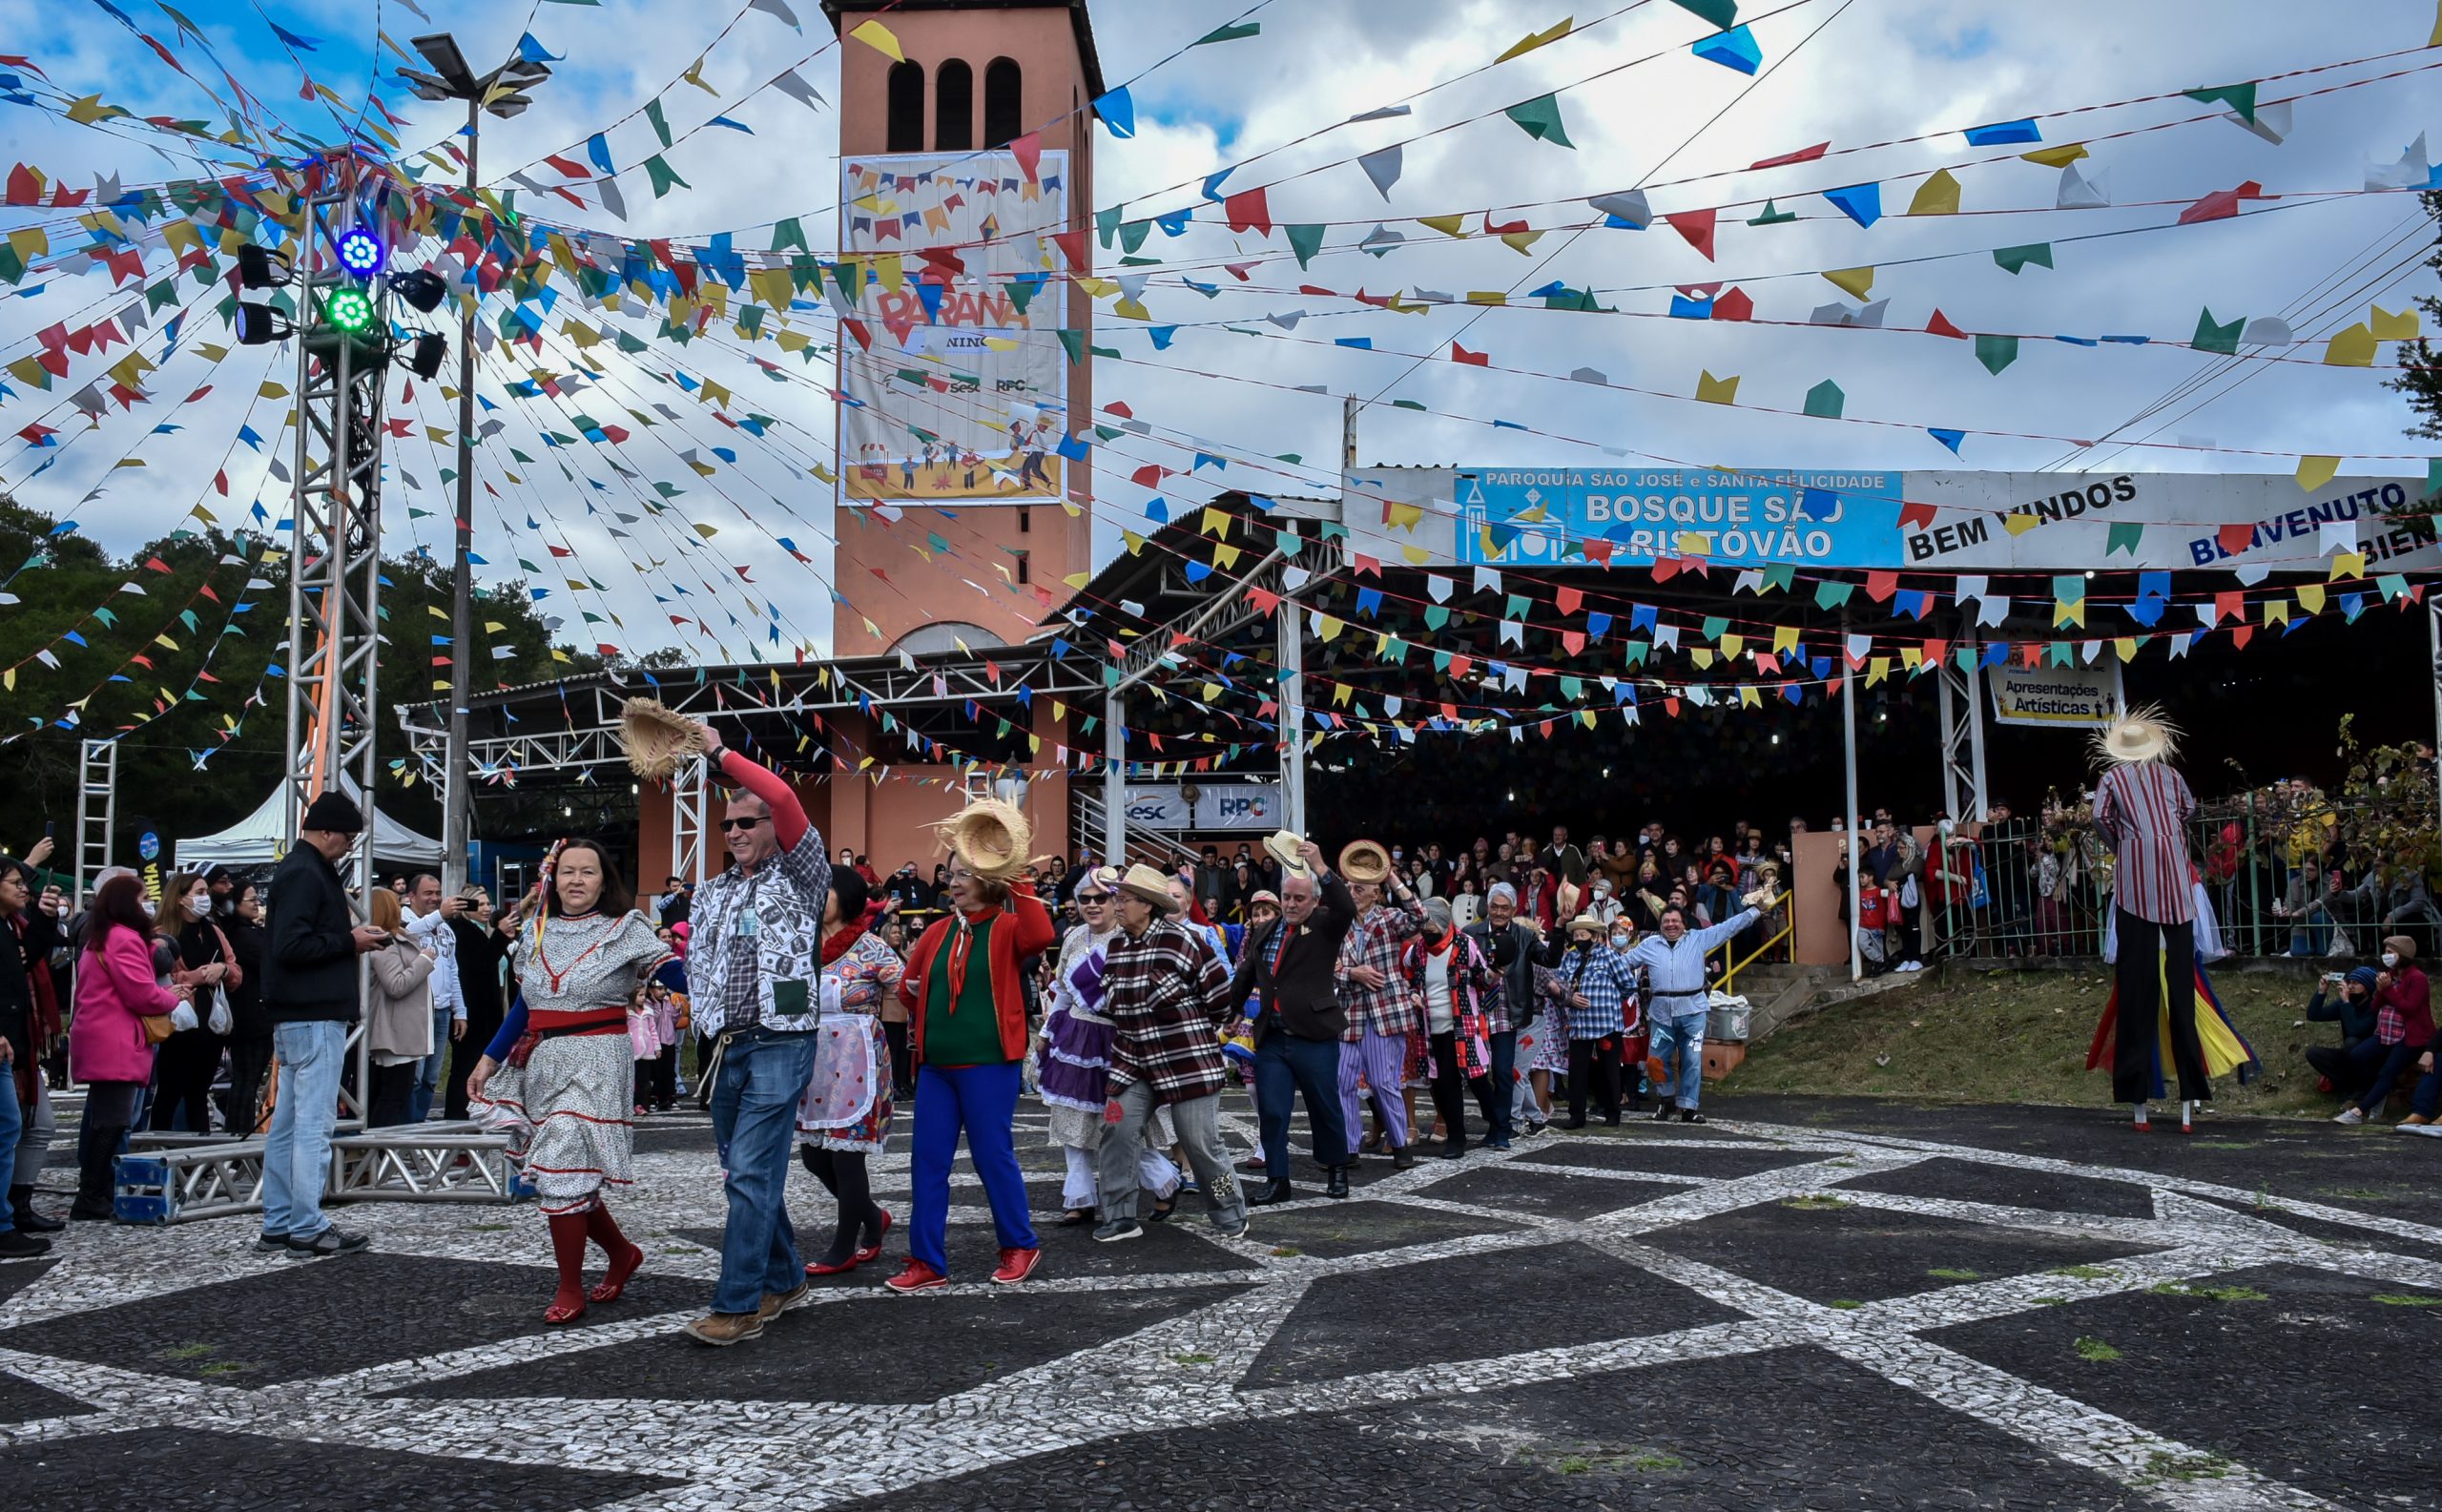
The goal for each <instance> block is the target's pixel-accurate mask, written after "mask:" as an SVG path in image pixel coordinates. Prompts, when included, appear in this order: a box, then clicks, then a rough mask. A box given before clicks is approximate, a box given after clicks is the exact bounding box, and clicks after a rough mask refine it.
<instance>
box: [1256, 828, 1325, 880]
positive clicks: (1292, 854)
mask: <svg viewBox="0 0 2442 1512" xmlns="http://www.w3.org/2000/svg"><path fill="white" fill-rule="evenodd" d="M1305 845H1306V839H1305V837H1304V836H1301V835H1299V834H1298V833H1297V832H1296V831H1295V830H1274V831H1273V832H1272V833H1271V834H1270V835H1267V836H1265V837H1264V841H1263V848H1264V854H1266V855H1268V856H1270V857H1271V858H1272V859H1273V860H1275V861H1278V862H1279V863H1280V875H1281V876H1283V877H1312V876H1314V873H1313V872H1312V871H1310V870H1308V869H1307V866H1306V851H1305Z"/></svg>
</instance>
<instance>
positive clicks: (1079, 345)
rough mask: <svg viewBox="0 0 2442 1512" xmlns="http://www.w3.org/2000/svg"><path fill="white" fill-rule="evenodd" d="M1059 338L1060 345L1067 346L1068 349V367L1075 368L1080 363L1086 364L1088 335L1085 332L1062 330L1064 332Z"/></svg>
mask: <svg viewBox="0 0 2442 1512" xmlns="http://www.w3.org/2000/svg"><path fill="white" fill-rule="evenodd" d="M1059 336H1060V344H1061V345H1063V346H1065V347H1066V348H1067V349H1068V365H1069V366H1071V367H1074V366H1076V365H1077V364H1078V363H1079V362H1084V361H1085V360H1086V333H1085V332H1083V331H1071V330H1066V329H1064V330H1062V331H1061V332H1060V333H1059Z"/></svg>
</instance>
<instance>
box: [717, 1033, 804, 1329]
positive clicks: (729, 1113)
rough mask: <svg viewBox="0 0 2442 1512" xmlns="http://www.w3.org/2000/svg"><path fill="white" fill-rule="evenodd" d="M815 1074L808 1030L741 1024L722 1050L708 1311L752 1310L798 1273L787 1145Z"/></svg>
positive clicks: (790, 1284) (791, 1284)
mask: <svg viewBox="0 0 2442 1512" xmlns="http://www.w3.org/2000/svg"><path fill="white" fill-rule="evenodd" d="M813 1075H814V1036H813V1035H811V1034H781V1033H777V1032H776V1031H774V1030H771V1029H764V1028H755V1029H747V1030H745V1031H743V1032H741V1033H739V1034H736V1035H735V1036H733V1037H732V1038H731V1039H730V1042H729V1045H728V1047H727V1048H726V1049H724V1050H722V1051H721V1065H720V1077H719V1080H717V1081H716V1082H714V1084H713V1143H714V1147H715V1148H716V1149H717V1150H719V1151H720V1162H721V1170H722V1173H723V1180H724V1182H725V1183H726V1185H727V1190H728V1192H729V1222H728V1225H727V1226H726V1227H724V1228H723V1229H722V1230H721V1278H720V1284H719V1285H718V1286H716V1287H714V1290H713V1311H714V1312H715V1313H752V1312H754V1311H755V1309H756V1308H759V1307H761V1306H762V1305H763V1297H764V1295H765V1294H766V1293H772V1292H786V1291H790V1290H792V1289H794V1288H795V1287H797V1285H798V1284H799V1283H801V1282H803V1281H804V1280H805V1263H804V1262H803V1261H801V1260H799V1259H798V1258H797V1230H796V1229H795V1228H793V1227H791V1226H790V1223H789V1207H788V1184H789V1146H790V1145H791V1144H792V1143H793V1142H794V1141H795V1140H796V1138H797V1102H798V1100H799V1099H800V1098H802V1097H804V1096H805V1084H806V1082H807V1081H808V1080H809V1079H810V1078H811V1077H812V1076H813Z"/></svg>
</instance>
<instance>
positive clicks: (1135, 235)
mask: <svg viewBox="0 0 2442 1512" xmlns="http://www.w3.org/2000/svg"><path fill="white" fill-rule="evenodd" d="M1152 234H1153V222H1151V221H1149V220H1129V221H1125V222H1122V223H1121V225H1120V228H1119V246H1120V250H1121V251H1123V252H1128V253H1134V252H1136V251H1138V250H1139V249H1141V248H1142V247H1143V246H1144V245H1145V238H1147V237H1149V236H1151V235H1152ZM1104 245H1105V246H1108V245H1109V243H1108V242H1105V243H1104Z"/></svg>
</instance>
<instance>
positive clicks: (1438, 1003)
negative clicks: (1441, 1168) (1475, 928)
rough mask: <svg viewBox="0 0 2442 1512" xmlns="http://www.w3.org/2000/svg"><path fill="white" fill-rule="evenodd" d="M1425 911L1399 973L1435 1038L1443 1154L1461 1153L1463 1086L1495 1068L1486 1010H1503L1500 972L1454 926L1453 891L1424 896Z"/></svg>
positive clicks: (1402, 953) (1402, 949)
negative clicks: (1444, 895) (1448, 894)
mask: <svg viewBox="0 0 2442 1512" xmlns="http://www.w3.org/2000/svg"><path fill="white" fill-rule="evenodd" d="M1424 917H1425V924H1424V929H1423V931H1422V932H1421V933H1419V934H1417V935H1414V936H1412V937H1410V938H1409V939H1408V940H1407V941H1405V942H1402V943H1401V944H1400V946H1399V974H1400V975H1401V976H1403V977H1405V978H1406V979H1407V984H1408V990H1409V992H1410V993H1411V994H1412V995H1413V996H1414V998H1415V1000H1416V1001H1417V1002H1418V1003H1420V1004H1422V1005H1424V1015H1423V1017H1424V1032H1425V1033H1426V1035H1427V1036H1428V1037H1429V1039H1430V1041H1431V1046H1432V1066H1433V1106H1434V1108H1435V1109H1436V1110H1437V1111H1438V1112H1439V1113H1440V1115H1441V1130H1442V1137H1441V1150H1440V1154H1441V1158H1442V1159H1444V1160H1456V1159H1458V1158H1459V1156H1461V1155H1463V1154H1465V1153H1466V1152H1467V1103H1466V1094H1465V1091H1464V1087H1466V1085H1467V1084H1468V1083H1470V1082H1480V1081H1482V1080H1483V1079H1484V1078H1486V1077H1488V1076H1490V1075H1491V1073H1492V1029H1491V1024H1490V1014H1489V1013H1488V1012H1487V1011H1486V1010H1487V1007H1489V1008H1490V1010H1491V1012H1494V1013H1497V1012H1499V1011H1500V973H1498V972H1496V971H1494V970H1493V968H1492V963H1491V962H1490V961H1488V960H1486V959H1485V957H1484V953H1483V951H1482V950H1481V949H1480V947H1479V946H1478V945H1477V943H1476V942H1475V941H1473V940H1472V939H1469V938H1468V937H1467V936H1465V935H1462V934H1460V933H1459V931H1458V930H1457V929H1455V928H1453V927H1452V926H1451V916H1450V901H1449V900H1448V899H1446V898H1433V899H1428V900H1426V901H1425V904H1424ZM1504 1090H1505V1089H1504ZM1487 1116H1489V1115H1487ZM1494 1143H1495V1140H1494V1139H1493V1138H1487V1139H1486V1140H1485V1144H1486V1145H1487V1146H1492V1145H1493V1144H1494Z"/></svg>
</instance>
